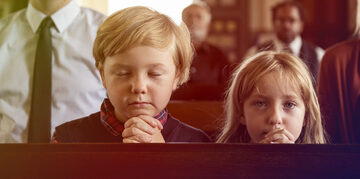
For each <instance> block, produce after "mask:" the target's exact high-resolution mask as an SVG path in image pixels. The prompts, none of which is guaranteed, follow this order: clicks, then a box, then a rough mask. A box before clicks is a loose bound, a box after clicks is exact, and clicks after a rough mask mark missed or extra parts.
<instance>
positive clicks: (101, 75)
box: [98, 68, 106, 88]
mask: <svg viewBox="0 0 360 179" xmlns="http://www.w3.org/2000/svg"><path fill="white" fill-rule="evenodd" d="M98 70H99V72H100V77H101V81H102V84H103V86H104V88H106V83H105V76H104V70H103V69H101V68H99V69H98Z"/></svg>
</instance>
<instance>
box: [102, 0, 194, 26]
mask: <svg viewBox="0 0 360 179" xmlns="http://www.w3.org/2000/svg"><path fill="white" fill-rule="evenodd" d="M191 3H192V0H109V1H108V12H109V14H108V15H110V14H112V13H114V12H115V11H118V10H121V9H123V8H127V7H131V6H147V7H150V8H152V9H155V10H157V11H159V12H160V13H163V14H166V15H168V16H169V17H170V18H171V19H172V20H173V21H174V22H175V23H177V24H180V23H181V21H182V20H181V12H182V10H183V9H184V8H185V7H186V6H188V5H190V4H191Z"/></svg>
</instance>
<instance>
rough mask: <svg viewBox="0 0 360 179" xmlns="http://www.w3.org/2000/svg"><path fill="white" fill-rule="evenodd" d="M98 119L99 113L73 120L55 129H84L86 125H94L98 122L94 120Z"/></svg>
mask: <svg viewBox="0 0 360 179" xmlns="http://www.w3.org/2000/svg"><path fill="white" fill-rule="evenodd" d="M96 119H100V112H97V113H94V114H91V115H90V116H86V117H83V118H79V119H75V120H72V121H69V122H65V123H64V124H61V125H60V126H58V127H56V130H57V129H63V128H72V129H73V128H82V127H86V126H88V125H96V124H98V123H99V122H100V121H99V120H96Z"/></svg>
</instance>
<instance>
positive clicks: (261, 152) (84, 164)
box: [0, 144, 360, 179]
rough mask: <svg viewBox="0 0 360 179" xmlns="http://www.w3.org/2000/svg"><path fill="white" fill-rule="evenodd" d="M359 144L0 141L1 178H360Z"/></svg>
mask: <svg viewBox="0 0 360 179" xmlns="http://www.w3.org/2000/svg"><path fill="white" fill-rule="evenodd" d="M359 171H360V146H359V145H353V146H352V145H296V144H268V145H266V144H264V145H245V144H0V178H221V179H222V178H359V177H360V172H359Z"/></svg>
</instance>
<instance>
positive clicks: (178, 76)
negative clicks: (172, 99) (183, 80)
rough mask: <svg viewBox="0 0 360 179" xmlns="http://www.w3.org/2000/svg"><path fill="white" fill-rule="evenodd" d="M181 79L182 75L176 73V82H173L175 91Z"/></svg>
mask: <svg viewBox="0 0 360 179" xmlns="http://www.w3.org/2000/svg"><path fill="white" fill-rule="evenodd" d="M179 81H180V75H179V74H176V76H175V79H174V83H173V91H174V90H176V88H177V87H178V86H179Z"/></svg>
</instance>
